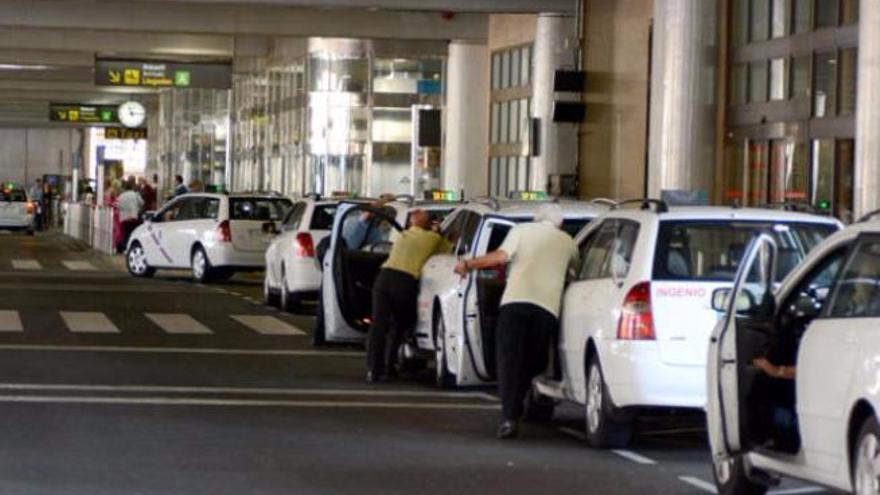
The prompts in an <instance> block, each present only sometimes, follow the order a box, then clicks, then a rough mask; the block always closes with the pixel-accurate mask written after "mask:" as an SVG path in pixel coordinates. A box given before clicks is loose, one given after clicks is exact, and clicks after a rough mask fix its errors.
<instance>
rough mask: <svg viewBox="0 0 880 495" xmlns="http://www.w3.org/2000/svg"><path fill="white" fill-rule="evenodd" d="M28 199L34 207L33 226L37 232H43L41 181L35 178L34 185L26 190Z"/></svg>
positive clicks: (43, 206)
mask: <svg viewBox="0 0 880 495" xmlns="http://www.w3.org/2000/svg"><path fill="white" fill-rule="evenodd" d="M28 198H29V199H30V200H31V201H33V202H34V204H35V205H36V208H35V209H34V226H35V227H36V229H37V230H40V231H41V230H43V212H44V209H45V206H46V205H45V204H44V203H43V198H44V193H43V179H40V178H37V179H36V180H35V181H34V185H32V186H31V188H30V189H28Z"/></svg>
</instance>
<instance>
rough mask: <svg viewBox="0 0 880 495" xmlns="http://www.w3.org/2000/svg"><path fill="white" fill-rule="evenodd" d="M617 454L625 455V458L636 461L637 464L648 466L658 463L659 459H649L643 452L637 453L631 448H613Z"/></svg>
mask: <svg viewBox="0 0 880 495" xmlns="http://www.w3.org/2000/svg"><path fill="white" fill-rule="evenodd" d="M611 452H614V453H615V454H617V455H619V456H620V457H623V458H624V459H629V460H630V461H633V462H635V463H636V464H644V465H646V466H653V465H654V464H657V461H655V460H654V459H649V458H647V457H645V456H643V455H641V454H637V453H635V452H633V451H631V450H612V451H611Z"/></svg>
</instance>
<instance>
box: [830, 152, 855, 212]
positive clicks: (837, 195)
mask: <svg viewBox="0 0 880 495" xmlns="http://www.w3.org/2000/svg"><path fill="white" fill-rule="evenodd" d="M834 155H835V158H836V159H835V168H834V216H835V217H837V218H838V219H840V220H841V221H843V222H844V223H851V222H852V221H853V220H854V219H853V187H854V184H855V175H854V169H853V163H854V161H855V141H854V140H852V139H838V140H837V142H836V144H835V147H834Z"/></svg>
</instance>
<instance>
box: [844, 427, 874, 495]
mask: <svg viewBox="0 0 880 495" xmlns="http://www.w3.org/2000/svg"><path fill="white" fill-rule="evenodd" d="M878 460H880V425H878V424H877V418H875V417H873V416H871V417H869V418H868V419H866V420H865V421H864V422H863V423H862V427H861V428H860V429H859V434H858V436H857V437H856V443H855V446H854V450H853V452H852V462H851V463H850V465H851V466H852V482H853V490H854V491H853V493H855V494H856V495H862V494H865V493H872V494H873V493H876V491H875V487H876V486H877V483H878V480H880V469H878Z"/></svg>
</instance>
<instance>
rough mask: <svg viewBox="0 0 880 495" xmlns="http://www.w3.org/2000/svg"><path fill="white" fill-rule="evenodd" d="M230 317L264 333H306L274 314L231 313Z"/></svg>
mask: <svg viewBox="0 0 880 495" xmlns="http://www.w3.org/2000/svg"><path fill="white" fill-rule="evenodd" d="M230 318H232V319H233V320H235V321H237V322H239V323H241V324H242V325H245V326H247V327H249V328H251V329H253V330H256V331H257V332H259V333H261V334H263V335H306V333H305V332H303V331H302V330H300V329H299V328H296V327H295V326H293V325H290V324H288V323H286V322H283V321H281V320H279V319H278V318H275V317H274V316H256V315H230Z"/></svg>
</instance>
